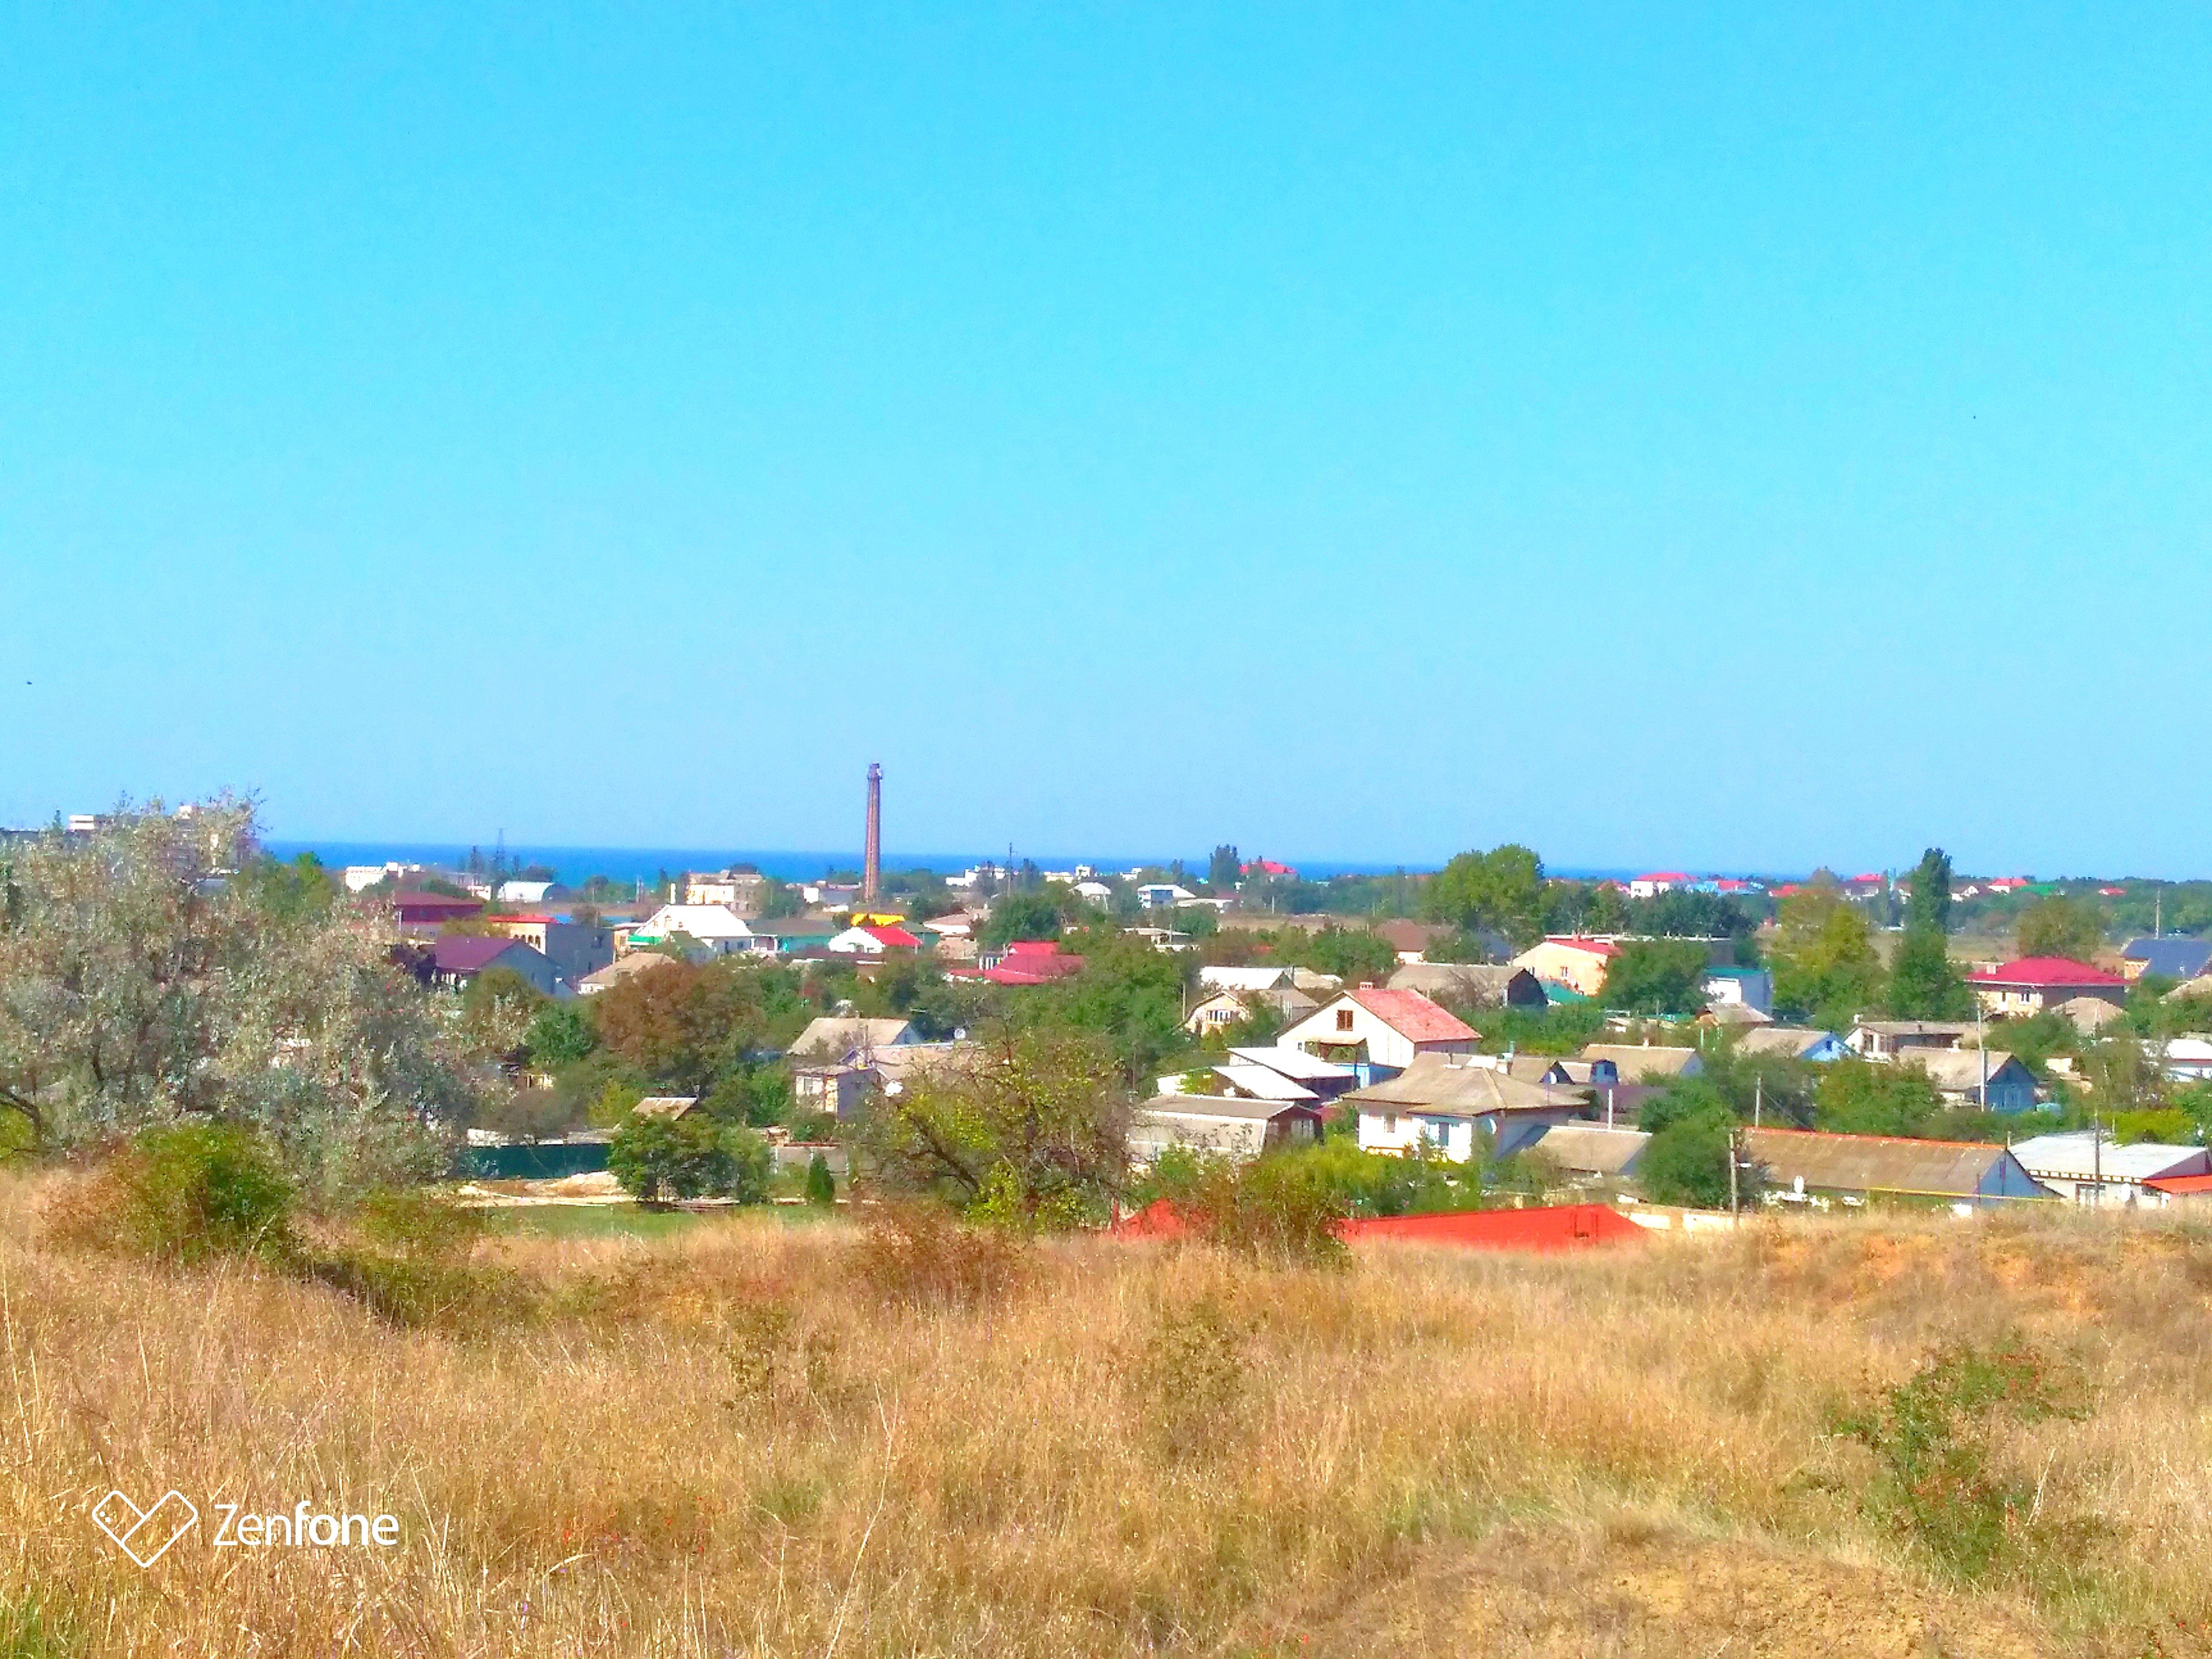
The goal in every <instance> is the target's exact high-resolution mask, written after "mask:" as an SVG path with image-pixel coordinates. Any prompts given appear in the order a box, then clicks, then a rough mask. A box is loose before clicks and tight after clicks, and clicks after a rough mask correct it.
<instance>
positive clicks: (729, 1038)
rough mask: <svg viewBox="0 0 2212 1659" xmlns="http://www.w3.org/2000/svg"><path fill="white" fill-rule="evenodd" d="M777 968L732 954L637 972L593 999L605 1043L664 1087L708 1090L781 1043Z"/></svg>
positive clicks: (679, 1090) (686, 1091)
mask: <svg viewBox="0 0 2212 1659" xmlns="http://www.w3.org/2000/svg"><path fill="white" fill-rule="evenodd" d="M771 971H773V970H769V969H761V968H757V967H753V966H750V965H746V964H742V963H738V962H736V961H734V960H732V959H730V958H724V959H722V960H720V961H718V962H713V963H707V964H705V965H703V966H701V965H695V964H693V963H677V964H676V965H675V966H673V967H670V968H656V969H653V971H652V972H651V973H649V974H634V975H631V976H630V977H629V978H628V979H626V980H624V981H623V982H622V983H621V984H619V985H617V986H614V987H611V988H610V989H607V990H605V991H602V992H601V993H599V995H597V996H595V997H593V998H592V1020H593V1022H594V1023H595V1024H597V1026H598V1028H599V1042H600V1044H601V1046H602V1047H603V1048H605V1049H606V1050H607V1051H608V1052H609V1053H610V1054H612V1055H613V1056H614V1057H616V1058H617V1059H619V1060H623V1061H624V1062H626V1063H627V1064H628V1065H629V1066H631V1067H633V1068H634V1069H635V1071H636V1072H638V1073H640V1074H641V1075H642V1076H643V1077H645V1078H646V1079H648V1080H649V1081H651V1082H652V1083H653V1085H655V1086H656V1087H658V1088H661V1089H664V1090H665V1091H668V1092H670V1093H672V1094H687V1095H696V1094H703V1093H705V1092H706V1091H707V1090H708V1088H710V1087H711V1086H712V1085H713V1083H714V1079H715V1078H716V1077H718V1076H720V1074H721V1073H723V1072H724V1071H726V1070H728V1069H730V1068H731V1067H732V1066H738V1065H740V1064H742V1063H743V1062H744V1057H745V1056H746V1054H749V1053H751V1052H754V1051H757V1050H761V1049H765V1048H773V1047H775V1046H776V1045H775V1042H774V1037H775V1036H776V1035H777V1034H778V1033H777V1032H776V1030H775V1028H773V1027H772V1026H771V1024H770V1021H769V1010H768V1002H769V994H770V989H771V981H769V978H768V977H767V975H768V974H769V972H771ZM791 1029H792V1034H795V1031H796V1027H795V1026H793V1027H792V1028H791Z"/></svg>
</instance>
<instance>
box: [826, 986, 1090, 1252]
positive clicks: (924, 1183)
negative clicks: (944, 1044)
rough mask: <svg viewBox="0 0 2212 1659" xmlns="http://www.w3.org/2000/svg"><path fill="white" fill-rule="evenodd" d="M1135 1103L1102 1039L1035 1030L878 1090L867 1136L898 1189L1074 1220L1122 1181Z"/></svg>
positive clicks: (878, 1164) (975, 1207)
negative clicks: (890, 1090) (898, 1087)
mask: <svg viewBox="0 0 2212 1659" xmlns="http://www.w3.org/2000/svg"><path fill="white" fill-rule="evenodd" d="M1131 1112H1132V1104H1131V1101H1130V1097H1129V1093H1128V1090H1127V1087H1126V1086H1125V1085H1124V1084H1123V1082H1122V1080H1121V1077H1120V1076H1118V1075H1117V1073H1116V1067H1115V1064H1114V1059H1113V1055H1112V1054H1111V1053H1110V1052H1109V1050H1108V1049H1107V1048H1105V1047H1104V1046H1103V1044H1102V1043H1100V1042H1097V1041H1096V1040H1095V1039H1092V1038H1088V1037H1085V1036H1080V1035H1078V1034H1074V1033H1067V1032H1057V1033H1055V1032H1049V1031H1040V1030H1031V1031H1027V1032H1024V1033H1022V1034H1020V1035H1019V1036H1012V1037H1003V1038H1000V1039H999V1040H997V1041H995V1042H992V1043H990V1044H989V1045H987V1048H985V1050H984V1052H983V1053H982V1054H981V1056H979V1058H978V1060H977V1061H976V1063H975V1064H974V1065H973V1066H969V1067H965V1068H963V1069H961V1070H959V1071H957V1072H954V1071H951V1070H950V1069H946V1070H938V1071H930V1072H926V1073H923V1074H922V1075H921V1077H920V1078H918V1079H915V1081H913V1082H911V1083H909V1084H908V1086H907V1087H906V1088H905V1089H904V1090H903V1091H902V1092H900V1093H899V1094H897V1095H896V1096H884V1097H878V1098H877V1099H875V1100H874V1101H872V1103H870V1106H869V1109H868V1110H867V1112H866V1115H865V1116H864V1117H863V1120H862V1123H861V1128H860V1145H861V1146H862V1148H863V1149H864V1150H865V1152H866V1157H867V1159H868V1163H869V1164H870V1166H871V1168H872V1170H874V1171H875V1172H876V1173H877V1174H878V1176H880V1177H881V1179H882V1180H883V1182H884V1184H885V1185H886V1186H888V1187H890V1188H892V1189H894V1190H896V1191H903V1192H910V1193H932V1194H936V1195H938V1196H939V1197H940V1198H943V1199H945V1200H947V1201H948V1202H951V1203H952V1204H954V1205H957V1206H959V1207H960V1208H962V1209H963V1210H967V1211H970V1212H978V1213H979V1215H981V1214H984V1213H987V1215H988V1218H991V1219H994V1220H999V1221H1003V1222H1015V1221H1021V1222H1025V1223H1027V1224H1030V1225H1047V1226H1062V1225H1065V1226H1073V1225H1076V1224H1077V1223H1079V1222H1080V1221H1083V1220H1085V1219H1093V1218H1098V1217H1102V1216H1103V1215H1105V1214H1106V1213H1107V1212H1108V1210H1109V1206H1110V1205H1111V1202H1112V1200H1114V1198H1115V1196H1116V1195H1117V1194H1119V1193H1120V1192H1121V1188H1122V1186H1123V1183H1124V1182H1125V1179H1126V1177H1127V1170H1128V1166H1129V1124H1130V1118H1131Z"/></svg>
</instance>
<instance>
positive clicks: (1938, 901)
mask: <svg viewBox="0 0 2212 1659" xmlns="http://www.w3.org/2000/svg"><path fill="white" fill-rule="evenodd" d="M1905 928H1906V930H1907V931H1908V932H1909V931H1911V929H1913V928H1923V929H1926V930H1928V931H1929V932H1931V933H1949V932H1950V931H1951V855H1950V854H1948V853H1947V852H1945V851H1944V850H1943V849H1942V848H1940V847H1931V848H1929V849H1928V850H1927V851H1926V852H1924V853H1923V854H1921V855H1920V862H1919V863H1918V864H1917V865H1915V866H1913V868H1912V896H1911V898H1909V899H1908V900H1907V901H1906V902H1905Z"/></svg>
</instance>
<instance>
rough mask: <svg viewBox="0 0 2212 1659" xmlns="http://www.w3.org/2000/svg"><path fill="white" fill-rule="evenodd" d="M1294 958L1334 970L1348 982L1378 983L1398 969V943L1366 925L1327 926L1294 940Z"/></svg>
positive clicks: (1324, 970) (1308, 965) (1319, 971)
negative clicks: (1371, 981) (1367, 981)
mask: <svg viewBox="0 0 2212 1659" xmlns="http://www.w3.org/2000/svg"><path fill="white" fill-rule="evenodd" d="M1289 955H1290V957H1291V960H1292V961H1293V962H1294V963H1296V965H1297V966H1298V967H1301V968H1310V969H1313V970H1314V971H1315V972H1316V973H1317V974H1334V975H1336V976H1337V977H1338V978H1339V979H1340V980H1343V981H1346V983H1347V984H1352V985H1356V984H1358V983H1359V982H1360V981H1362V980H1370V979H1371V980H1374V981H1376V982H1377V983H1380V982H1381V981H1383V980H1386V979H1388V978H1389V976H1390V975H1392V974H1393V973H1394V972H1395V971H1396V970H1397V967H1398V950H1397V947H1396V946H1395V945H1392V944H1391V943H1390V941H1389V939H1384V938H1383V936H1382V935H1381V934H1380V933H1374V932H1372V931H1371V930H1370V929H1368V928H1365V927H1323V928H1322V929H1321V930H1320V931H1319V932H1318V933H1309V934H1307V935H1305V936H1304V939H1302V940H1300V941H1298V942H1296V943H1294V944H1293V945H1291V949H1290V952H1289Z"/></svg>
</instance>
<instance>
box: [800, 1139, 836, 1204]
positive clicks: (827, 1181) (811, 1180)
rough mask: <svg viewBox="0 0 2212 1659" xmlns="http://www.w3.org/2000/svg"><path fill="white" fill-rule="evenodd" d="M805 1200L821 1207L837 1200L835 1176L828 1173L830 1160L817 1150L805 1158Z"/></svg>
mask: <svg viewBox="0 0 2212 1659" xmlns="http://www.w3.org/2000/svg"><path fill="white" fill-rule="evenodd" d="M806 1201H807V1202H808V1203H809V1204H812V1205H815V1206H818V1207H819V1208H822V1209H828V1208H829V1207H830V1206H832V1205H834V1204H836V1201H837V1177H836V1176H833V1175H831V1174H830V1173H829V1159H828V1158H824V1157H823V1156H822V1154H821V1153H819V1152H817V1153H815V1154H814V1156H813V1157H812V1158H810V1159H808V1160H807V1164H806Z"/></svg>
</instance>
